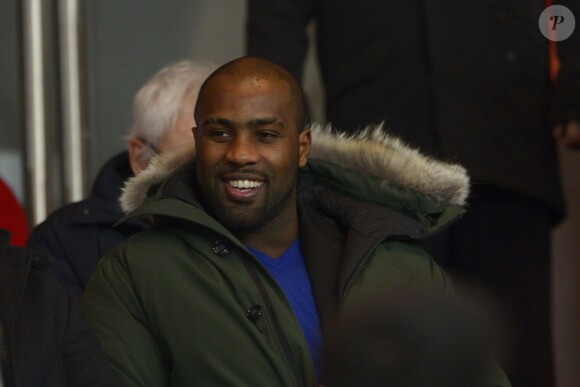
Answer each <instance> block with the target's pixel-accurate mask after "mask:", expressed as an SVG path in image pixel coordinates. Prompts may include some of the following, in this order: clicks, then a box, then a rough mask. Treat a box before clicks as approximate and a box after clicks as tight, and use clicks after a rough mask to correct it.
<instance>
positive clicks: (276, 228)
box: [234, 214, 298, 258]
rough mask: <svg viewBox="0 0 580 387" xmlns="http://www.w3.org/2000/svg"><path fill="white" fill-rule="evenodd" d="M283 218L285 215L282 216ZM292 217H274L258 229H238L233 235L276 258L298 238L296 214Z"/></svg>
mask: <svg viewBox="0 0 580 387" xmlns="http://www.w3.org/2000/svg"><path fill="white" fill-rule="evenodd" d="M284 218H285V217H284ZM291 218H292V219H290V220H287V219H280V218H278V219H276V220H275V221H274V223H273V224H272V223H270V224H268V225H266V226H264V227H262V228H260V229H258V230H253V231H238V232H235V233H234V235H235V236H236V237H237V238H238V239H239V240H240V241H241V242H242V243H243V244H245V245H246V246H250V247H252V248H254V249H256V250H258V251H261V252H262V253H264V254H266V255H268V256H270V257H272V258H278V257H279V256H281V255H282V254H284V252H285V251H286V250H288V248H290V246H292V243H294V241H295V240H296V239H297V238H298V216H297V215H296V214H294V216H292V217H291Z"/></svg>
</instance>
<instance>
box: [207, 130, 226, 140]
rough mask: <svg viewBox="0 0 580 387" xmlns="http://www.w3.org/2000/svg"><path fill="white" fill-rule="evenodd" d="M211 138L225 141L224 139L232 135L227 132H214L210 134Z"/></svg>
mask: <svg viewBox="0 0 580 387" xmlns="http://www.w3.org/2000/svg"><path fill="white" fill-rule="evenodd" d="M210 136H211V137H212V138H215V139H221V140H224V139H227V138H230V137H231V136H230V134H229V133H228V132H227V131H225V130H214V131H212V132H211V133H210Z"/></svg>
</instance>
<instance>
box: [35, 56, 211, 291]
mask: <svg viewBox="0 0 580 387" xmlns="http://www.w3.org/2000/svg"><path fill="white" fill-rule="evenodd" d="M214 68H215V66H214V65H213V64H203V65H201V64H194V63H192V62H189V61H181V62H178V63H175V64H172V65H169V66H167V67H165V68H163V69H162V70H160V71H159V72H158V73H157V74H156V75H155V76H154V77H153V78H152V79H151V80H149V81H148V82H147V83H146V84H145V85H144V86H143V87H142V88H141V89H140V90H139V92H138V93H137V95H136V96H135V101H134V123H133V126H132V127H131V129H130V132H129V135H128V137H127V141H128V148H129V149H128V151H125V152H122V153H120V154H118V155H116V156H114V157H113V158H111V159H110V160H109V161H107V163H106V164H105V165H104V167H103V168H102V169H101V171H100V172H99V174H98V176H97V178H96V180H95V182H94V184H93V188H92V192H91V196H90V197H89V198H87V199H85V200H82V201H80V202H77V203H72V204H68V205H66V206H65V207H63V208H61V209H59V210H57V211H56V212H54V213H52V214H51V215H50V216H49V217H48V218H47V219H46V220H45V221H44V222H42V223H41V224H40V225H38V226H37V227H35V228H34V229H33V230H32V233H31V234H30V238H29V241H28V246H29V247H32V248H35V249H37V250H40V251H45V252H47V253H49V254H51V255H52V256H53V257H54V261H55V262H54V265H52V266H51V270H52V271H53V272H54V274H55V275H56V277H57V279H58V280H59V281H60V282H61V284H62V285H63V286H64V288H65V289H66V290H67V291H68V293H69V294H70V295H71V296H72V297H73V299H74V300H75V301H77V302H80V300H81V298H82V294H83V291H84V289H85V286H86V284H87V282H88V280H89V278H90V276H91V275H92V273H93V271H94V269H95V267H96V265H97V262H98V261H99V259H100V258H101V257H102V256H103V255H104V254H105V253H107V252H108V251H109V250H111V249H112V248H113V247H115V246H116V245H118V244H119V243H120V242H121V241H123V240H124V239H125V238H127V237H128V236H130V235H133V234H135V233H137V232H139V231H142V230H144V229H145V228H146V227H147V225H146V224H145V223H143V222H138V221H134V222H128V223H124V224H122V225H119V226H118V227H114V225H115V223H117V222H118V221H119V220H120V219H121V218H122V216H123V214H122V212H121V209H120V206H119V203H118V199H119V196H120V195H121V190H122V187H123V184H124V182H125V181H126V180H128V179H129V178H131V177H132V176H134V175H135V174H137V173H139V172H140V171H141V170H143V169H144V168H145V167H146V166H147V164H148V162H149V160H150V159H151V157H153V156H154V155H156V154H157V153H160V152H169V151H172V150H175V149H177V148H180V147H181V146H184V145H187V144H190V143H191V142H193V134H192V133H191V128H192V127H193V126H194V123H195V121H194V119H193V109H194V106H195V102H196V100H197V93H198V91H199V87H200V86H201V83H202V82H203V81H204V79H205V78H206V77H207V76H208V75H209V74H210V72H211V71H212V70H213V69H214Z"/></svg>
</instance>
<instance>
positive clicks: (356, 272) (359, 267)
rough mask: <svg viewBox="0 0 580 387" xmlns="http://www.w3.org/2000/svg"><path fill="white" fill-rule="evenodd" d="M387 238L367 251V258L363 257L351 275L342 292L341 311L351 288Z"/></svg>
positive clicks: (339, 305) (339, 306)
mask: <svg viewBox="0 0 580 387" xmlns="http://www.w3.org/2000/svg"><path fill="white" fill-rule="evenodd" d="M386 239H387V238H382V239H380V240H378V241H377V242H376V243H375V244H374V245H373V246H372V247H371V248H370V249H369V251H367V253H366V254H365V256H364V257H363V259H361V260H360V261H359V263H358V264H357V265H356V268H355V270H354V272H353V273H352V274H351V276H350V278H349V279H348V281H347V283H346V287H345V288H344V291H343V292H342V295H341V297H340V302H339V304H338V308H339V310H342V308H343V307H344V303H345V301H346V296H348V293H349V292H350V288H351V287H352V284H353V283H354V281H355V280H356V279H357V277H358V276H359V274H360V273H361V271H362V269H363V268H364V266H365V265H366V264H367V262H368V260H369V259H370V257H371V255H372V254H373V253H374V252H375V250H376V249H377V247H379V245H380V244H381V243H383V242H384V241H385V240H386Z"/></svg>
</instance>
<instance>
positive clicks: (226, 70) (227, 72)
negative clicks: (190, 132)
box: [195, 57, 306, 130]
mask: <svg viewBox="0 0 580 387" xmlns="http://www.w3.org/2000/svg"><path fill="white" fill-rule="evenodd" d="M224 78H227V80H228V82H238V83H241V82H254V83H255V84H256V85H259V84H260V82H282V83H285V84H286V85H287V87H288V92H289V104H290V106H291V108H292V110H293V112H294V115H295V118H296V123H297V125H298V130H302V128H304V127H305V126H306V100H305V97H304V91H303V90H302V86H301V85H300V82H298V80H297V79H296V78H295V77H294V76H293V75H292V74H290V72H289V71H288V70H286V69H285V68H284V67H282V66H280V65H277V64H276V63H273V62H270V61H269V60H266V59H262V58H256V57H242V58H239V59H235V60H233V61H231V62H228V63H226V64H224V65H223V66H221V67H220V68H218V69H217V70H216V71H214V72H213V73H212V74H211V75H210V76H209V77H208V78H207V79H206V81H205V82H204V83H203V85H202V86H201V89H200V91H199V96H198V99H197V104H196V106H195V118H196V121H197V122H200V121H199V120H200V117H199V114H200V107H201V106H202V105H203V103H204V97H205V93H206V91H207V89H208V87H209V86H210V85H211V84H212V83H214V82H215V80H216V79H224Z"/></svg>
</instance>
